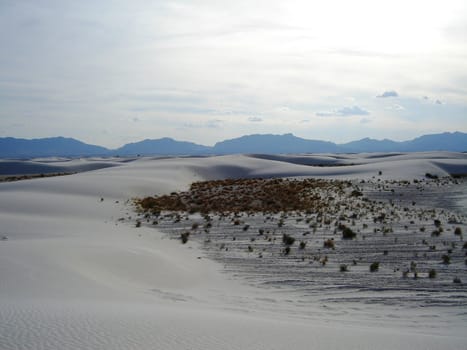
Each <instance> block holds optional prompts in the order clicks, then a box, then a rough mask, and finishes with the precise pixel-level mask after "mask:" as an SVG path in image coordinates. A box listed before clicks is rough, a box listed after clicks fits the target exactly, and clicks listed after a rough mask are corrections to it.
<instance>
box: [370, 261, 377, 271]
mask: <svg viewBox="0 0 467 350" xmlns="http://www.w3.org/2000/svg"><path fill="white" fill-rule="evenodd" d="M378 270H379V262H376V261H375V262H374V263H372V264H371V265H370V272H376V271H378Z"/></svg>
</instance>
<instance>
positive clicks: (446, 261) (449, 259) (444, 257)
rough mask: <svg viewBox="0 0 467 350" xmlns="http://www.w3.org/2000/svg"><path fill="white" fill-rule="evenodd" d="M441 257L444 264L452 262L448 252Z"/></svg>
mask: <svg viewBox="0 0 467 350" xmlns="http://www.w3.org/2000/svg"><path fill="white" fill-rule="evenodd" d="M441 259H443V264H445V265H449V264H450V263H451V257H450V256H449V255H447V254H444V255H443V256H442V257H441Z"/></svg>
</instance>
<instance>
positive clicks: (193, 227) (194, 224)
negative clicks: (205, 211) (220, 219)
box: [191, 222, 199, 230]
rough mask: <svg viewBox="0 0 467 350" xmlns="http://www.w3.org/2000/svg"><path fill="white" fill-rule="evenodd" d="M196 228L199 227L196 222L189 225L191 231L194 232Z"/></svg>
mask: <svg viewBox="0 0 467 350" xmlns="http://www.w3.org/2000/svg"><path fill="white" fill-rule="evenodd" d="M198 227H199V224H198V223H197V222H194V223H193V224H192V225H191V229H192V230H196V229H198Z"/></svg>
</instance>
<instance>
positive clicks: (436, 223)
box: [433, 219, 441, 227]
mask: <svg viewBox="0 0 467 350" xmlns="http://www.w3.org/2000/svg"><path fill="white" fill-rule="evenodd" d="M433 223H434V224H435V226H436V227H440V226H441V221H439V220H438V219H435V220H434V222H433Z"/></svg>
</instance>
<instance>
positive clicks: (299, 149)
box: [0, 132, 467, 158]
mask: <svg viewBox="0 0 467 350" xmlns="http://www.w3.org/2000/svg"><path fill="white" fill-rule="evenodd" d="M424 151H453V152H465V151H467V133H463V132H453V133H450V132H445V133H440V134H431V135H423V136H420V137H417V138H415V139H413V140H409V141H401V142H399V141H392V140H388V139H384V140H375V139H370V138H364V139H361V140H358V141H352V142H348V143H343V144H336V143H333V142H329V141H320V140H307V139H303V138H300V137H297V136H294V135H292V134H284V135H271V134H256V135H247V136H241V137H238V138H234V139H230V140H225V141H221V142H218V143H216V144H215V145H214V146H203V145H199V144H196V143H192V142H186V141H176V140H173V139H171V138H167V137H166V138H161V139H154V140H149V139H148V140H143V141H140V142H135V143H129V144H126V145H124V146H122V147H120V148H118V149H114V150H111V149H107V148H105V147H101V146H96V145H89V144H86V143H84V142H81V141H78V140H75V139H72V138H65V137H51V138H42V139H32V140H28V139H18V138H13V137H5V138H0V158H34V157H53V156H56V157H58V156H63V157H89V156H117V155H118V156H136V155H164V156H168V155H174V156H175V155H211V154H237V153H262V154H279V153H361V152H424Z"/></svg>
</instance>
